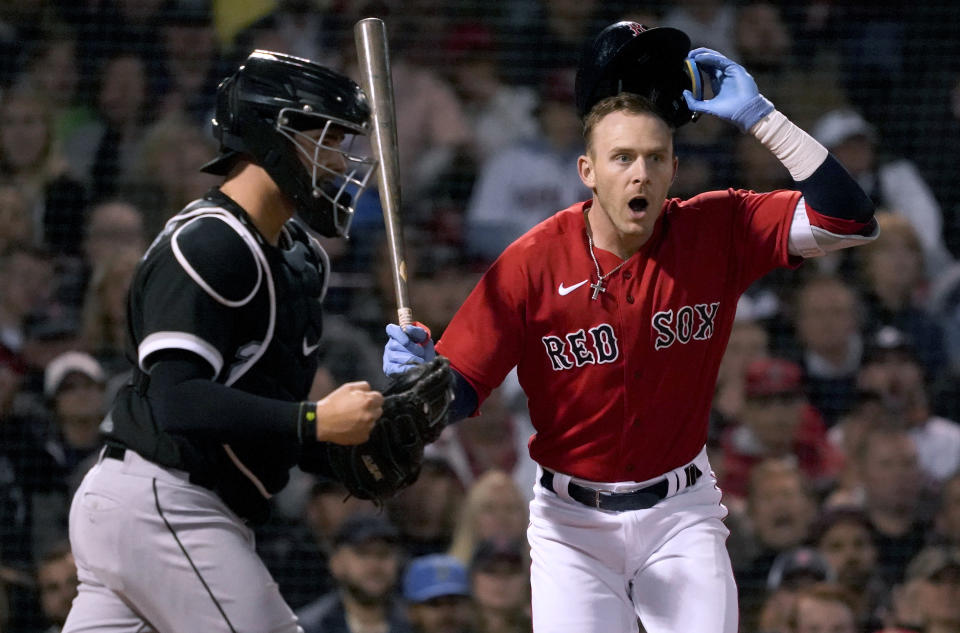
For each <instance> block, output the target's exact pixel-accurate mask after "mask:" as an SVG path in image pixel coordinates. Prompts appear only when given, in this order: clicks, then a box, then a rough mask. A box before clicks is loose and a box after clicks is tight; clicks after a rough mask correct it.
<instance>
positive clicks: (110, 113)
mask: <svg viewBox="0 0 960 633" xmlns="http://www.w3.org/2000/svg"><path fill="white" fill-rule="evenodd" d="M148 71H149V68H148V63H147V61H146V60H145V59H144V58H143V57H142V56H141V55H140V54H138V53H135V52H132V51H117V52H115V53H113V54H111V55H110V56H109V57H107V58H105V59H104V60H103V62H102V64H101V66H100V67H99V69H98V73H97V90H96V94H95V97H94V99H95V102H96V105H97V117H98V118H97V120H96V121H94V122H92V123H90V124H87V125H84V126H80V127H79V128H77V129H76V130H75V132H74V133H73V135H72V136H71V137H70V138H68V139H66V140H65V141H64V149H65V152H66V155H67V158H68V160H69V161H70V165H71V166H72V167H73V169H74V170H75V171H76V173H78V174H81V175H82V177H83V179H84V182H85V183H87V184H88V189H89V190H90V193H91V198H92V199H93V200H95V201H96V200H101V199H104V198H109V197H111V196H114V195H115V194H116V193H117V183H118V179H119V177H120V174H121V171H122V169H123V168H124V166H126V165H129V164H130V163H131V161H132V160H133V157H134V156H135V152H136V149H137V147H138V145H139V143H140V141H141V139H142V138H143V134H144V131H145V129H146V125H147V123H148V122H149V121H151V120H152V118H153V111H154V106H155V104H156V103H155V95H153V94H152V86H151V84H150V82H149V81H148Z"/></svg>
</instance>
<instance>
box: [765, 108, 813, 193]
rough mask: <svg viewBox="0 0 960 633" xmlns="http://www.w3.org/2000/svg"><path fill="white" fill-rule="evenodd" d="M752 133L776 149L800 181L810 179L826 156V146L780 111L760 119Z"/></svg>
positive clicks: (780, 158) (774, 151)
mask: <svg viewBox="0 0 960 633" xmlns="http://www.w3.org/2000/svg"><path fill="white" fill-rule="evenodd" d="M750 133H751V134H753V135H754V136H755V137H756V138H757V139H758V140H759V141H760V142H761V143H763V145H764V146H765V147H766V148H767V149H769V150H770V151H771V152H773V155H774V156H776V157H777V158H778V159H779V160H780V162H781V163H783V166H784V167H786V168H787V171H789V172H790V177H791V178H793V179H794V180H795V181H797V182H800V181H802V180H806V179H807V178H809V177H810V175H811V174H812V173H813V172H814V171H816V169H817V167H819V166H820V165H821V164H822V163H823V161H824V160H825V159H826V158H827V148H826V147H824V146H823V145H821V144H820V143H819V142H818V141H817V140H816V139H815V138H813V137H812V136H810V135H809V134H807V133H806V132H804V131H803V130H801V129H800V128H799V127H797V126H796V125H794V124H793V123H792V122H791V121H790V119H788V118H787V117H786V116H784V114H783V113H782V112H780V111H779V110H774V111H773V112H771V113H770V114H768V115H767V116H765V117H763V118H762V119H760V121H758V122H757V123H756V124H755V125H754V126H753V127H752V128H750Z"/></svg>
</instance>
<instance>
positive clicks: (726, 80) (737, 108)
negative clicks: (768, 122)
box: [683, 48, 773, 132]
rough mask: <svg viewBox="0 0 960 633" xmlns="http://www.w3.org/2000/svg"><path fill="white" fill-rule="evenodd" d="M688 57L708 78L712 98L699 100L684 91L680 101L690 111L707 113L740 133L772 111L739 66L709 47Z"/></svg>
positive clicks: (754, 83) (749, 77) (767, 102)
mask: <svg viewBox="0 0 960 633" xmlns="http://www.w3.org/2000/svg"><path fill="white" fill-rule="evenodd" d="M687 58H688V59H692V60H693V61H694V62H695V63H696V64H697V66H698V67H699V68H700V69H702V70H703V71H704V72H706V73H707V76H709V77H710V85H711V86H712V87H713V95H714V96H713V98H712V99H705V100H701V99H697V98H695V97H694V96H693V93H691V92H690V91H689V90H684V91H683V98H684V100H685V101H686V102H687V107H688V108H690V111H691V112H706V113H707V114H712V115H713V116H715V117H719V118H721V119H723V120H725V121H730V122H731V123H733V124H734V125H736V126H737V127H738V128H740V131H741V132H746V131H747V130H749V129H750V128H752V127H753V126H754V125H756V124H757V122H758V121H760V119H762V118H763V117H765V116H767V115H768V114H770V113H771V112H773V104H772V103H770V101H768V100H767V99H766V98H765V97H764V96H763V95H762V94H760V91H759V90H757V82H755V81H754V80H753V77H751V76H750V73H748V72H747V71H746V69H745V68H744V67H743V66H741V65H740V64H738V63H736V62H735V61H733V60H731V59H729V58H727V57H725V56H723V55H721V54H720V53H718V52H717V51H715V50H711V49H709V48H697V49H694V50H692V51H690V53H689V54H688V55H687Z"/></svg>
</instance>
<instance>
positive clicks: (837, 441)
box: [824, 388, 894, 506]
mask: <svg viewBox="0 0 960 633" xmlns="http://www.w3.org/2000/svg"><path fill="white" fill-rule="evenodd" d="M893 420H894V416H893V412H891V411H890V410H889V409H888V408H887V406H886V404H884V400H883V396H881V395H880V394H879V393H877V392H876V391H872V390H869V389H859V388H858V389H857V391H856V399H855V403H854V405H853V409H852V410H851V411H850V413H848V414H847V415H845V416H843V417H842V418H840V420H839V421H838V422H837V423H836V424H835V425H833V427H831V429H830V430H829V431H828V433H827V439H828V440H829V441H830V443H831V444H833V446H834V447H836V449H837V450H838V451H839V452H840V453H841V454H842V455H843V456H844V463H843V468H842V470H841V472H840V474H839V476H838V477H837V481H836V484H835V485H834V487H833V489H832V490H831V491H830V492H829V494H828V495H827V498H826V499H825V500H824V504H825V505H826V506H837V505H860V504H861V503H862V502H863V498H862V494H863V490H862V489H861V488H860V473H859V470H858V463H857V459H856V456H857V455H858V454H859V453H860V451H861V450H862V445H863V438H864V437H866V434H867V431H869V430H870V429H871V428H874V427H879V426H884V427H890V426H894V421H893Z"/></svg>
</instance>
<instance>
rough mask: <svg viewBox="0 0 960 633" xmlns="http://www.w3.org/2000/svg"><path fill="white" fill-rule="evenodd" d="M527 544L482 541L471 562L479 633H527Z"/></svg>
mask: <svg viewBox="0 0 960 633" xmlns="http://www.w3.org/2000/svg"><path fill="white" fill-rule="evenodd" d="M529 572H530V563H529V556H528V551H527V545H526V540H522V541H507V540H499V539H498V540H492V541H482V542H481V543H479V544H478V545H477V548H476V551H475V552H474V554H473V557H472V558H471V560H470V581H471V586H472V588H473V601H474V604H475V605H476V609H477V618H476V620H477V626H476V629H475V630H476V631H477V632H478V633H530V631H531V630H532V629H531V627H532V624H531V622H530V573H529Z"/></svg>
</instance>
